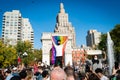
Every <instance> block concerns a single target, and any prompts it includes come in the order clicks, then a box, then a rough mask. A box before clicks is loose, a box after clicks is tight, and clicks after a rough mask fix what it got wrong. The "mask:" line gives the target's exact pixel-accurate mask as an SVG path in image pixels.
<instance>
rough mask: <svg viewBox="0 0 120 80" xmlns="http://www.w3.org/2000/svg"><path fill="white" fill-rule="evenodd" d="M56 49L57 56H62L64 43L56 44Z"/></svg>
mask: <svg viewBox="0 0 120 80" xmlns="http://www.w3.org/2000/svg"><path fill="white" fill-rule="evenodd" d="M55 49H56V56H62V52H63V45H62V44H61V45H55Z"/></svg>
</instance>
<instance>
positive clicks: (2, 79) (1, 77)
mask: <svg viewBox="0 0 120 80" xmlns="http://www.w3.org/2000/svg"><path fill="white" fill-rule="evenodd" d="M0 80H4V75H3V72H2V70H0Z"/></svg>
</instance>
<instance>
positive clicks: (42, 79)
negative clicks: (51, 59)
mask: <svg viewBox="0 0 120 80" xmlns="http://www.w3.org/2000/svg"><path fill="white" fill-rule="evenodd" d="M95 63H98V61H95ZM116 64H117V67H116V66H115V67H114V68H113V74H112V75H106V74H104V69H103V68H101V67H96V69H94V70H93V68H91V66H90V65H85V67H84V71H83V69H81V66H82V65H81V66H79V67H77V68H75V66H71V65H69V64H68V65H67V66H64V67H61V66H60V65H59V64H57V63H55V65H52V66H49V65H47V64H45V63H42V62H39V63H37V64H34V66H32V67H27V68H25V67H24V65H19V66H17V67H15V66H14V67H12V68H11V67H10V68H6V69H1V70H0V80H120V67H119V64H118V63H117V62H116Z"/></svg>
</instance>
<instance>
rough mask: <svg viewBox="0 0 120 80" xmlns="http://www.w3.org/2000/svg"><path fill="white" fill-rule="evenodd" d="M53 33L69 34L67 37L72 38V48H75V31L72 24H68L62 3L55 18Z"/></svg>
mask: <svg viewBox="0 0 120 80" xmlns="http://www.w3.org/2000/svg"><path fill="white" fill-rule="evenodd" d="M54 32H55V33H63V34H64V33H65V34H66V33H67V34H69V35H68V36H69V37H71V38H72V47H75V46H76V39H75V30H74V27H73V26H72V24H71V23H70V22H69V18H68V14H67V13H65V9H64V6H63V3H61V4H60V12H59V13H58V15H57V17H56V26H55V30H54Z"/></svg>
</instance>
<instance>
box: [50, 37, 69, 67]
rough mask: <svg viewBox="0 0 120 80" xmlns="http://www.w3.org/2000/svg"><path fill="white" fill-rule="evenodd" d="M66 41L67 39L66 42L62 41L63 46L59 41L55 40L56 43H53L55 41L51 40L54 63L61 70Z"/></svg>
mask: <svg viewBox="0 0 120 80" xmlns="http://www.w3.org/2000/svg"><path fill="white" fill-rule="evenodd" d="M67 41H68V39H67V40H66V41H64V43H63V44H61V40H57V43H55V41H54V40H53V38H52V43H53V45H54V47H55V50H56V60H55V63H58V64H59V65H60V67H61V68H62V67H63V54H64V48H65V45H66V43H67Z"/></svg>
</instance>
